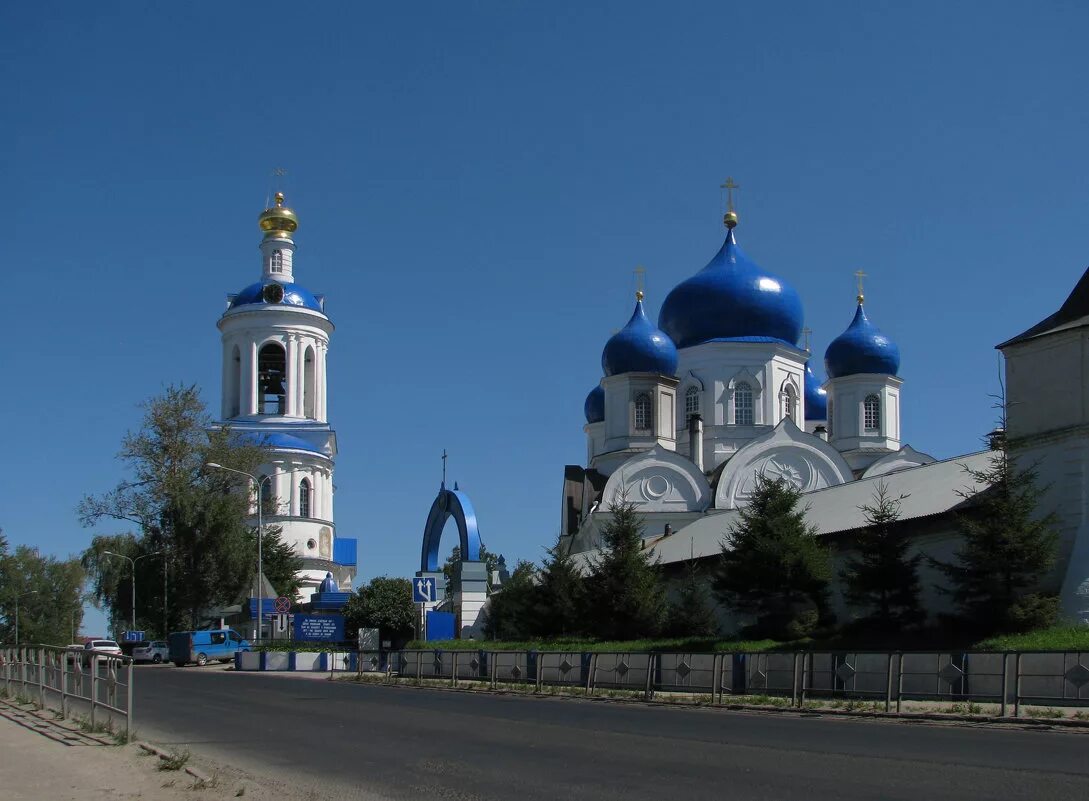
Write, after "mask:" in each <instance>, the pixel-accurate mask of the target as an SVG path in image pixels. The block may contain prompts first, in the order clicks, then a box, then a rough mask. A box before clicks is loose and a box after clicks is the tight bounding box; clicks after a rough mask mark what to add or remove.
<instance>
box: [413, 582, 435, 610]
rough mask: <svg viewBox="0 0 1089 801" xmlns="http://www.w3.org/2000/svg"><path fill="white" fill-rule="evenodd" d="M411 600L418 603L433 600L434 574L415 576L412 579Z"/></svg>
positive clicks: (427, 602)
mask: <svg viewBox="0 0 1089 801" xmlns="http://www.w3.org/2000/svg"><path fill="white" fill-rule="evenodd" d="M412 600H413V602H415V603H418V604H429V603H431V602H432V601H434V600H435V577H434V576H428V577H426V578H425V577H423V576H417V577H416V578H415V579H414V580H413V581H412Z"/></svg>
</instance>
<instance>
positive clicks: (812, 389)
mask: <svg viewBox="0 0 1089 801" xmlns="http://www.w3.org/2000/svg"><path fill="white" fill-rule="evenodd" d="M805 419H806V420H827V419H828V392H827V391H826V390H824V389H821V380H820V379H819V378H817V376H816V375H815V374H814V373H813V368H812V367H810V364H809V362H806V363H805Z"/></svg>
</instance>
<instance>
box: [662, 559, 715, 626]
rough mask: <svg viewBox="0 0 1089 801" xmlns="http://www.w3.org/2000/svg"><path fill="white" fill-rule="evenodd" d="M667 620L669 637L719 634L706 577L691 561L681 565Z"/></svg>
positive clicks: (695, 563)
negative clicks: (679, 578)
mask: <svg viewBox="0 0 1089 801" xmlns="http://www.w3.org/2000/svg"><path fill="white" fill-rule="evenodd" d="M666 620H667V623H666V632H667V633H668V634H669V635H670V636H672V637H713V636H715V635H716V634H717V633H718V622H717V621H716V620H715V608H714V604H713V602H712V600H711V591H710V588H709V586H708V580H707V576H705V575H704V574H703V571H702V570H701V569H700V565H699V562H697V561H696V560H694V559H693V560H691V561H689V562H687V563H686V564H685V566H684V576H683V578H682V579H681V582H680V585H679V586H678V587H677V591H676V595H675V596H674V598H673V600H672V602H671V603H670V605H669V612H668V614H667V616H666Z"/></svg>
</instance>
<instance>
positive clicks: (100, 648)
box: [83, 640, 123, 667]
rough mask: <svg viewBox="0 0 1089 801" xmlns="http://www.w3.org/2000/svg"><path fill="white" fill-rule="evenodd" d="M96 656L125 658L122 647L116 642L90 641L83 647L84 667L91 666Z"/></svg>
mask: <svg viewBox="0 0 1089 801" xmlns="http://www.w3.org/2000/svg"><path fill="white" fill-rule="evenodd" d="M95 654H101V655H103V656H123V654H122V653H121V646H120V645H118V644H117V643H116V642H115V641H114V640H89V641H88V642H87V643H86V644H85V645H84V646H83V666H84V667H90V666H91V657H92V656H94V655H95Z"/></svg>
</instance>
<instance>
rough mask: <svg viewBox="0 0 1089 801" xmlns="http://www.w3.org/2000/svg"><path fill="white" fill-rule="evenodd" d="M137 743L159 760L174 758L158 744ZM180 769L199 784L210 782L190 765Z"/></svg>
mask: <svg viewBox="0 0 1089 801" xmlns="http://www.w3.org/2000/svg"><path fill="white" fill-rule="evenodd" d="M137 745H138V746H140V747H141V748H143V749H144V750H145V751H147V752H148V753H149V754H154V755H155V756H157V757H159V759H161V760H164V761H165V760H168V759H173V758H174V754H171V753H170V752H169V751H165V750H163V749H162V748H159V746H157V745H152V744H151V743H137ZM182 770H184V771H185V772H186V773H188V774H189V775H190V776H192V777H193V778H194V779H196V780H197V781H198V782H200V783H201V784H211V782H212V780H211V778H210V777H208V776H205V775H204V774H203V773H202V772H201V771H199V770H197V769H196V768H193V767H190V766H189V765H186V766H185V767H183V768H182Z"/></svg>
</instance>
